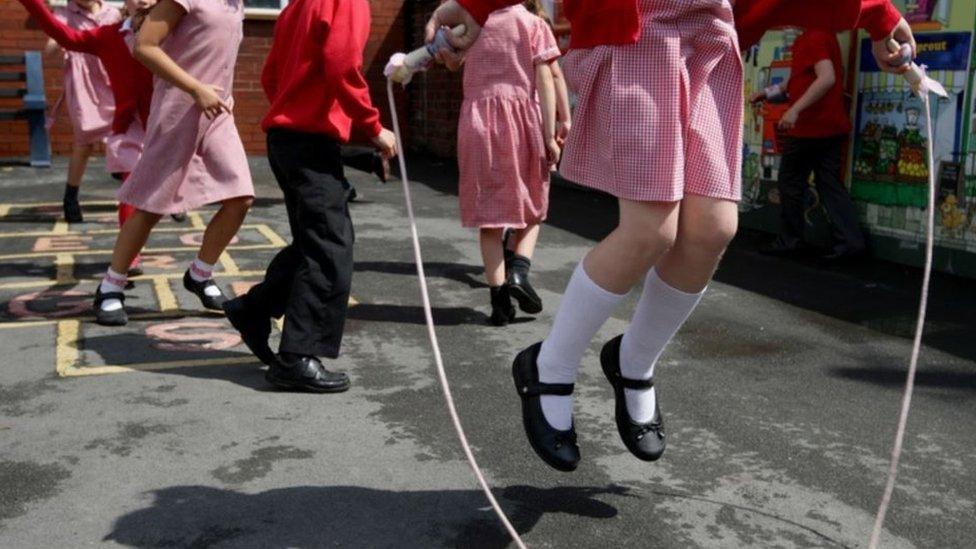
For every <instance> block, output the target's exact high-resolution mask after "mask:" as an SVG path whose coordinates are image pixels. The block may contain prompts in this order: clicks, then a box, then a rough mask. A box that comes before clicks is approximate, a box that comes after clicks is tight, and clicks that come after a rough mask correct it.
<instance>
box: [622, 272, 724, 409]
mask: <svg viewBox="0 0 976 549" xmlns="http://www.w3.org/2000/svg"><path fill="white" fill-rule="evenodd" d="M703 295H705V290H702V291H701V292H698V293H696V294H689V293H686V292H682V291H680V290H678V289H676V288H672V287H671V286H669V285H668V284H667V282H665V281H663V280H661V277H659V276H658V275H657V271H655V270H654V269H651V271H650V272H649V273H647V278H646V279H645V281H644V292H643V293H642V294H641V297H640V301H638V302H637V310H636V311H634V319H633V320H632V321H631V323H630V327H629V328H627V332H626V333H625V334H624V338H623V341H622V342H621V343H620V373H621V374H623V376H624V377H625V378H628V379H650V378H651V377H652V376H653V375H654V365H655V364H657V359H658V358H659V357H660V356H661V353H662V352H664V348H665V347H666V346H667V345H668V343H669V342H670V341H671V338H672V337H674V334H676V333H677V332H678V329H679V328H681V325H682V324H684V323H685V320H687V319H688V317H689V316H690V315H691V312H692V311H693V310H695V306H697V305H698V302H699V301H701V298H702V296H703ZM624 394H625V395H626V400H627V411H628V412H629V413H630V417H631V418H633V420H634V421H636V422H638V423H647V422H649V421H651V420H652V419H654V409H655V404H656V402H657V401H656V396H655V393H654V388H653V387H652V388H650V389H639V390H634V389H624Z"/></svg>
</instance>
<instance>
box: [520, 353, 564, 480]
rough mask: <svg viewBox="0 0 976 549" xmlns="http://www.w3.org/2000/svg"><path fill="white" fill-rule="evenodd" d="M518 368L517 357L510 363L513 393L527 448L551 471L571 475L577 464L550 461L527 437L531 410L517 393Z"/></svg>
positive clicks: (524, 399)
mask: <svg viewBox="0 0 976 549" xmlns="http://www.w3.org/2000/svg"><path fill="white" fill-rule="evenodd" d="M518 367H519V363H518V357H516V358H515V362H513V363H512V381H513V382H514V383H515V392H516V393H517V394H518V396H519V400H521V402H522V429H523V430H524V431H525V438H527V439H529V446H531V447H532V451H533V452H535V455H537V456H539V459H541V460H542V461H544V462H545V464H546V465H548V466H549V467H552V468H553V469H555V470H557V471H562V472H564V473H572V472H573V471H575V470H576V468H577V467H579V463H575V464H567V463H564V462H561V461H556V460H553V459H550V458H549V457H548V456H547V455H546V454H545V453H543V451H542V449H541V448H539V446H538V444H536V441H535V439H533V438H532V437H531V436H530V435H529V433H530V432H531V429H530V428H529V420H528V417H529V414H530V413H532V410H530V409H529V406H531V403H529V400H528V398H526V397H523V396H522V393H521V392H520V391H519V387H521V386H522V383H521V382H520V381H519V375H518ZM531 398H539V397H531ZM539 413H540V414H541V413H542V411H541V410H540V411H539Z"/></svg>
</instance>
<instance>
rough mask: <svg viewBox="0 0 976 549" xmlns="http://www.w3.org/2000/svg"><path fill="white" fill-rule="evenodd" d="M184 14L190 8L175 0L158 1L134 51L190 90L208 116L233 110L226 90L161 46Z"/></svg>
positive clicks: (157, 72)
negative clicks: (181, 63)
mask: <svg viewBox="0 0 976 549" xmlns="http://www.w3.org/2000/svg"><path fill="white" fill-rule="evenodd" d="M184 15H186V10H185V9H184V8H183V6H181V5H180V4H177V3H176V2H175V1H174V0H162V2H160V3H158V4H156V7H155V8H154V9H153V10H152V11H151V12H149V15H148V16H147V17H146V20H145V22H144V23H143V24H142V28H141V29H140V30H139V35H138V38H137V40H136V47H135V51H133V53H132V54H133V55H134V56H135V58H136V59H138V60H139V62H141V63H142V64H143V65H145V66H146V67H148V68H149V70H150V71H152V72H153V74H155V75H156V76H158V77H160V78H162V79H163V80H166V81H167V82H170V83H171V84H173V85H174V86H176V87H178V88H180V89H181V90H183V91H185V92H186V93H188V94H190V96H191V97H193V100H194V101H195V102H196V104H197V106H198V107H200V109H201V110H202V111H203V113H204V114H205V115H206V116H207V118H216V117H217V116H220V113H222V112H224V111H226V112H230V106H229V105H227V103H226V102H224V100H223V99H221V97H220V92H222V91H225V90H223V89H221V88H219V87H217V86H212V85H210V84H204V83H202V82H200V81H199V80H197V79H196V78H194V77H193V76H192V75H190V74H189V73H188V72H186V71H185V70H183V68H182V67H180V66H179V65H177V64H176V62H175V61H173V58H172V57H170V56H169V55H167V54H166V52H164V51H163V49H162V48H161V47H160V45H161V44H162V43H163V40H165V39H166V37H167V36H169V34H170V33H171V32H172V31H173V29H174V28H176V26H177V25H179V23H180V21H181V20H182V19H183V16H184Z"/></svg>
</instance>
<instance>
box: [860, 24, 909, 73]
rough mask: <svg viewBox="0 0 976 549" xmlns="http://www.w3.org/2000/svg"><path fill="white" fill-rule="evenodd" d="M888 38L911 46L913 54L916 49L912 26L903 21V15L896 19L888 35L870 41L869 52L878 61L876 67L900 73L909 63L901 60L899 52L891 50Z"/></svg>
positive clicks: (906, 68) (905, 69)
mask: <svg viewBox="0 0 976 549" xmlns="http://www.w3.org/2000/svg"><path fill="white" fill-rule="evenodd" d="M889 40H894V41H895V43H897V44H908V45H909V46H911V47H912V53H913V54H914V53H915V52H917V51H918V49H917V46H916V44H915V36H914V35H913V34H912V27H911V25H909V24H908V21H905V18H904V17H902V18H901V21H898V24H897V25H895V28H893V29H891V32H890V33H889V34H888V36H886V37H884V38H882V39H881V40H875V41H873V42H871V53H873V54H874V60H875V61H876V62H877V63H878V67H880V68H881V70H882V71H884V72H891V73H894V74H902V73H904V72H905V71H907V70H908V68H909V64H908V63H903V62H902V59H901V52H899V51H891V50H890V49H889V48H888V41H889Z"/></svg>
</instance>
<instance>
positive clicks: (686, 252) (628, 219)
mask: <svg viewBox="0 0 976 549" xmlns="http://www.w3.org/2000/svg"><path fill="white" fill-rule="evenodd" d="M512 3H514V2H511V1H510V0H459V1H457V2H455V1H453V0H449V1H448V2H446V3H445V4H442V5H441V7H440V8H438V10H437V11H436V12H435V14H434V16H433V17H432V19H431V21H430V23H428V27H427V38H428V40H430V39H431V38H432V37H433V36H432V35H433V31H434V30H436V28H437V27H438V26H439V25H449V26H453V25H457V24H462V23H463V24H465V25H466V26H467V28H468V31H467V33H466V34H465V35H463V36H461V37H458V38H455V39H453V44H454V45H455V46H456V47H460V48H464V47H468V46H470V45H471V44H472V43H473V42H474V40H476V39H477V37H478V33H479V32H480V28H479V27H480V26H481V25H482V24H484V22H485V20H486V19H487V18H488V14H489V13H490V12H491V11H492V10H493V9H496V8H500V7H502V6H504V5H509V4H512ZM828 4H831V5H828ZM564 7H565V9H566V12H567V14H568V16H569V18H570V22H571V24H572V26H573V32H572V44H571V48H572V51H571V52H570V54H569V55H568V56H567V59H566V69H567V71H566V72H567V75H568V77H569V80H570V83H571V85H572V86H573V87H574V88H575V91H576V93H577V94H578V98H579V102H578V104H577V107H576V118H575V121H576V124H575V126H574V128H573V131H572V132H571V133H570V136H569V140H568V141H567V145H566V153H565V158H564V161H563V164H562V171H563V173H564V174H565V175H567V177H569V178H570V179H573V180H575V181H577V182H579V183H581V184H583V185H586V186H589V187H593V188H597V189H601V190H604V191H606V192H609V193H611V194H613V195H615V196H616V197H617V198H618V202H619V206H620V222H619V225H618V227H617V228H616V229H615V230H614V231H613V232H612V233H611V234H610V235H609V236H608V237H607V238H606V239H604V240H603V241H602V242H600V243H599V244H598V245H597V246H596V247H595V248H593V249H592V250H590V252H589V253H588V254H587V256H586V257H585V258H584V260H583V261H582V262H581V263H580V264H579V265H578V266H577V268H576V270H575V272H574V273H573V276H572V278H571V280H570V282H569V286H568V287H567V288H566V292H565V294H564V297H563V300H562V303H561V304H560V307H559V311H558V312H557V314H556V318H555V321H554V323H553V327H552V329H551V331H550V333H549V335H548V337H546V339H545V340H544V341H543V342H540V343H537V344H535V345H532V346H531V347H529V348H528V349H526V350H524V351H522V352H521V353H519V355H518V356H517V357H516V359H515V362H514V364H513V367H512V373H513V377H514V381H515V386H516V390H517V391H518V393H519V395H520V397H521V399H522V416H523V424H524V427H525V432H526V435H527V437H528V439H529V442H530V444H531V446H532V448H533V449H534V450H535V452H536V453H537V454H538V455H539V457H540V458H542V459H543V460H544V461H545V462H546V463H547V464H549V465H550V466H552V467H554V468H556V469H559V470H563V471H572V470H574V469H575V468H576V467H577V466H578V464H579V461H580V453H579V447H578V446H577V444H576V431H575V426H574V423H573V413H572V412H573V399H572V394H573V390H574V383H575V381H576V374H577V371H578V369H579V366H580V362H581V360H582V358H583V354H584V352H585V351H586V349H587V347H588V346H589V343H590V340H591V339H592V338H593V336H594V335H595V334H596V332H597V331H598V330H599V328H600V327H601V326H602V325H603V324H604V322H606V320H607V319H608V318H609V317H610V315H611V314H612V313H613V311H614V310H615V309H616V308H617V305H618V304H619V303H620V301H621V300H622V299H623V298H624V297H625V295H626V294H627V292H629V291H630V289H631V288H632V287H634V286H635V285H637V284H638V283H639V282H640V281H641V279H644V289H643V292H642V294H641V297H640V300H639V301H638V304H637V308H636V311H635V313H634V317H633V319H632V321H631V324H630V326H629V327H628V329H627V331H626V333H624V334H623V335H622V336H618V337H615V338H613V339H612V340H611V341H609V342H607V343H606V344H605V345H604V346H603V350H602V352H601V355H600V361H601V364H602V367H603V371H604V374H605V375H606V377H607V379H608V381H609V383H610V385H611V386H612V388H613V390H614V395H615V400H616V407H615V419H616V424H617V431H618V433H619V435H620V437H621V439H622V441H623V443H624V445H625V446H626V447H627V449H628V450H629V451H630V452H631V453H632V454H633V455H635V456H636V457H638V458H639V459H642V460H647V461H651V460H656V459H658V458H659V457H660V456H661V455H662V454H663V452H664V449H665V436H664V425H663V418H662V414H661V411H660V405H659V404H658V401H657V398H656V394H655V390H654V377H653V374H654V366H655V363H656V362H657V359H658V357H659V356H660V355H661V353H662V352H663V350H664V348H665V347H666V346H667V344H668V342H669V341H670V340H671V338H672V337H673V336H674V334H675V333H676V332H677V331H678V329H679V328H680V327H681V325H682V324H683V323H684V321H685V320H686V319H687V318H688V316H689V315H690V314H691V312H692V311H693V310H694V308H695V306H696V305H697V304H698V302H699V300H700V299H701V297H702V295H703V293H704V291H705V287H706V285H707V283H708V281H709V280H710V279H711V277H712V274H713V272H714V270H715V267H716V265H717V264H718V261H719V259H720V258H721V256H722V253H723V252H724V250H725V247H726V245H727V244H728V242H729V240H731V238H732V237H733V235H734V234H735V231H736V226H737V215H738V212H737V207H736V201H737V200H738V199H739V193H740V181H739V165H740V154H741V153H740V150H741V146H742V144H741V128H742V105H743V97H742V67H741V61H740V58H739V38H738V36H737V32H736V23H737V22H738V23H740V31H741V34H742V35H743V36H744V38H743V40H744V42H743V43H745V44H747V45H748V44H751V43H752V41H755V40H758V38H759V37H760V36H761V35H762V32H763V31H764V30H765V29H766V28H769V27H770V26H773V25H782V24H789V23H790V21H793V22H794V24H798V23H799V21H801V20H802V21H804V23H803V24H805V25H806V26H811V27H819V28H825V29H832V30H837V29H839V28H842V27H843V26H844V25H846V26H854V24H855V23H857V24H859V25H860V26H864V27H866V28H868V29H869V30H870V31H871V35H872V39H873V40H874V46H875V48H874V51H875V55H876V57H878V60H879V65H882V64H883V66H887V65H888V64H889V63H891V62H892V61H893V60H894V59H896V58H897V54H896V55H892V54H890V53H889V52H888V51H887V48H886V47H884V41H885V40H886V39H887V38H889V37H893V38H896V39H901V40H902V41H910V40H911V31H910V29H909V27H908V25H907V23H905V21H904V19H901V16H900V15H899V14H898V12H897V10H895V9H894V8H893V7H892V6H891V5H890V3H889V2H888V1H887V0H863V2H860V3H858V2H852V1H849V0H837V1H836V2H829V3H828V2H822V3H816V4H810V3H799V2H798V3H792V4H786V3H784V2H775V1H769V0H738V1H737V2H736V4H735V8H734V11H733V6H732V3H731V2H730V0H576V1H575V2H571V1H569V0H567V1H566V2H565V3H564ZM879 45H880V47H878V46H879ZM441 57H442V58H443V57H444V54H441ZM469 62H470V60H469ZM903 63H904V62H900V63H899V65H898V66H895V67H889V70H891V71H902V70H905V68H906V67H905V66H904V64H903Z"/></svg>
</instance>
